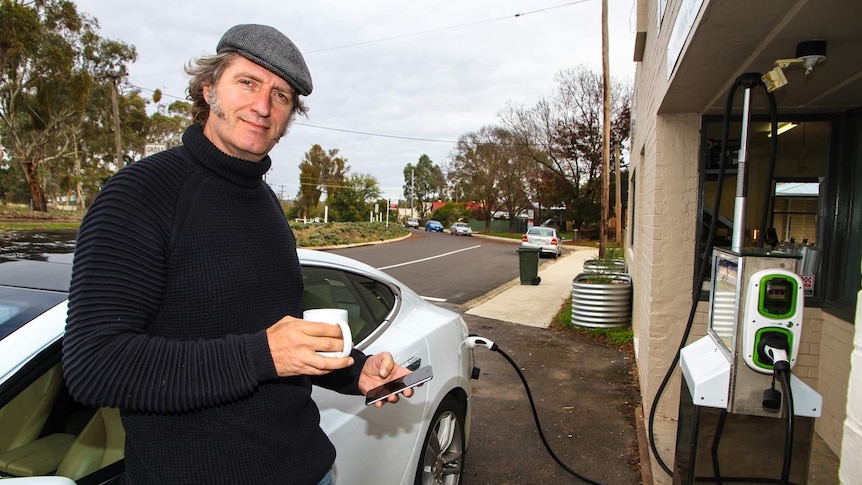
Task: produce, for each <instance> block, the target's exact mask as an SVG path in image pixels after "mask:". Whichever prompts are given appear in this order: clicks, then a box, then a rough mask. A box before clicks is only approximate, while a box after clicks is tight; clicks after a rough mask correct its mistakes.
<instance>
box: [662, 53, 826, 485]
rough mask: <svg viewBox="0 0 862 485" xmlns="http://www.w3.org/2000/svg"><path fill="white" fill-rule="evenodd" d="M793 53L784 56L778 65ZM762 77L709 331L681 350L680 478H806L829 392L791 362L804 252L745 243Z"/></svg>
mask: <svg viewBox="0 0 862 485" xmlns="http://www.w3.org/2000/svg"><path fill="white" fill-rule="evenodd" d="M818 42H819V41H818ZM803 44H806V45H807V44H808V43H803ZM803 44H800V46H802V45H803ZM819 46H820V44H817V47H819ZM822 49H823V51H824V54H825V42H824V43H823V45H822ZM797 50H799V48H797ZM821 57H822V56H821ZM797 60H798V61H799V62H804V61H805V60H807V57H806V56H804V55H801V56H798V59H797ZM797 60H792V61H793V62H796V61H797ZM789 62H790V61H788V60H784V61H779V62H777V63H776V66H777V67H776V70H777V71H778V74H780V67H785V66H786V65H787V64H788V63H789ZM814 62H816V60H815V61H813V62H811V63H810V64H811V66H813V63H814ZM811 66H809V64H808V63H806V64H805V67H806V73H807V72H809V71H810V68H811ZM776 70H773V71H771V72H770V73H769V74H768V75H767V76H763V77H762V79H763V81H764V82H765V83H766V84H767V91H768V92H769V93H771V92H772V90H774V89H776V88H777V87H780V86H781V85H783V84H780V83H778V84H780V85H776V83H774V82H773V81H774V77H775V76H776V73H775V72H774V71H776ZM744 76H745V75H744ZM742 78H743V76H741V77H740V79H742ZM759 78H760V77H759V76H758V77H753V76H751V75H749V76H748V79H747V80H744V81H743V83H742V85H744V86H745V98H744V100H743V114H742V134H741V138H740V151H739V162H738V165H737V189H736V200H735V203H734V221H733V236H732V242H731V247H730V248H729V249H724V248H715V249H714V250H713V251H712V259H711V262H712V271H711V274H712V279H711V287H710V289H711V291H710V300H709V315H708V321H707V335H706V336H704V337H702V338H701V339H699V340H697V341H695V342H693V343H691V344H689V345H687V346H685V347H683V348H682V349H681V350H680V355H679V359H680V360H679V363H680V368H681V370H682V374H683V379H681V384H680V386H681V390H680V402H679V420H678V424H677V439H676V453H675V460H674V469H673V483H674V484H693V483H695V482H700V483H717V484H721V483H725V482H727V483H730V482H732V483H781V484H789V483H793V484H804V483H807V480H808V466H809V461H810V455H811V444H812V440H813V437H814V419H815V418H817V417H819V416H820V413H821V409H822V397H821V396H820V394H818V393H817V392H816V391H815V390H814V389H812V388H811V387H810V386H808V385H807V384H805V383H804V382H803V381H801V380H800V379H799V378H797V377H796V376H794V375H793V373H792V371H791V370H792V368H793V366H794V365H795V363H796V360H797V356H798V354H799V349H800V346H801V345H802V343H803V342H802V339H803V337H802V325H803V311H804V306H805V305H804V291H803V284H802V280H801V278H800V277H799V276H798V275H797V272H798V270H799V265H800V259H801V258H800V257H799V256H795V255H791V254H785V253H782V252H780V251H767V250H765V249H763V248H757V247H744V246H743V243H744V232H745V229H744V228H745V224H744V222H745V204H746V193H747V187H746V156H747V145H748V141H747V139H748V124H749V119H750V110H749V107H750V91H751V88H752V87H754V86H755V85H757V84H758V83H759V82H760V79H759ZM751 79H755V81H754V82H753V81H751ZM784 83H785V84H786V81H784ZM770 88H771V89H770ZM731 96H732V95H731ZM730 101H732V97H731V98H730ZM730 101H729V103H728V106H729V105H730ZM770 101H773V100H772V99H771V100H770ZM773 136H774V135H773ZM722 150H724V147H722ZM708 247H710V245H709V244H708ZM707 250H709V249H707ZM779 475H780V477H781V478H780V479H779V478H778V477H779Z"/></svg>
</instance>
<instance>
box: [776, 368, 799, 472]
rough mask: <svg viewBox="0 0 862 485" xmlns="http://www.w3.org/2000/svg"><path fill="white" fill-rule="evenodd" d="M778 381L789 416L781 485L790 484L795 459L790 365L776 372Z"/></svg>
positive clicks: (785, 409) (785, 411)
mask: <svg viewBox="0 0 862 485" xmlns="http://www.w3.org/2000/svg"><path fill="white" fill-rule="evenodd" d="M776 374H778V381H779V382H780V383H781V392H782V393H783V394H784V396H782V400H781V401H782V402H783V403H784V413H785V414H786V415H787V416H786V417H787V430H786V431H785V436H784V464H783V465H782V467H781V485H788V484H789V483H790V465H791V460H792V458H793V427H794V424H795V417H794V416H795V414H794V409H793V390H792V389H791V388H790V365H789V364H788V365H787V369H781V370H776Z"/></svg>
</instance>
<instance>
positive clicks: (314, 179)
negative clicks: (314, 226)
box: [296, 144, 350, 218]
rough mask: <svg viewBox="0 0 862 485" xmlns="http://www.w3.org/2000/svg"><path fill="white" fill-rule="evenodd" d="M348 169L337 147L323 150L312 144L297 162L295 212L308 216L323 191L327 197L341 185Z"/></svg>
mask: <svg viewBox="0 0 862 485" xmlns="http://www.w3.org/2000/svg"><path fill="white" fill-rule="evenodd" d="M349 170H350V167H349V166H348V165H347V159H346V158H343V157H340V156H339V155H338V149H337V148H333V149H331V150H324V149H323V147H321V146H320V145H317V144H315V145H312V147H311V149H310V150H308V151H307V152H306V153H305V155H303V158H302V162H300V164H299V191H298V193H297V196H296V204H297V214H298V215H299V216H300V217H303V218H306V217H308V216H309V215H310V214H311V213H312V212H313V211H314V210H316V209H317V207H318V206H319V205H320V198H321V197H322V196H323V194H324V192H325V193H326V197H327V199H328V198H329V197H330V196H331V195H333V194H334V192H335V191H337V190H338V189H339V187H341V186H342V185H343V183H344V179H345V176H346V175H347V172H348V171H349Z"/></svg>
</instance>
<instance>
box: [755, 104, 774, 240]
mask: <svg viewBox="0 0 862 485" xmlns="http://www.w3.org/2000/svg"><path fill="white" fill-rule="evenodd" d="M766 97H767V99H768V100H769V121H770V123H769V126H770V134H771V135H772V136H771V137H770V139H769V166H768V169H767V172H766V183H767V184H768V185H769V186H768V187H767V190H764V191H763V206H762V210H761V213H760V233H759V234H758V237H757V241H756V242H757V247H760V248H762V247H763V243H764V242H765V241H766V228H767V226H768V225H769V224H771V221H769V215H770V214H772V200H773V199H772V193H773V191H774V188H773V186H772V179H773V178H774V177H775V160H776V158H777V157H778V107H777V105H776V102H775V95H774V94H772V93H770V92H768V91H767V93H766Z"/></svg>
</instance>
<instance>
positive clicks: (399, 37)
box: [127, 0, 590, 145]
mask: <svg viewBox="0 0 862 485" xmlns="http://www.w3.org/2000/svg"><path fill="white" fill-rule="evenodd" d="M588 1H590V0H576V1H574V2H569V3H564V4H561V5H554V6H550V7H545V8H540V9H535V10H530V11H527V12H523V13H515V14H512V15H505V16H502V17H496V18H491V19H485V20H477V21H474V22H467V23H464V24H458V25H450V26H448V27H438V28H435V29H429V30H423V31H418V32H412V33H408V34H402V35H396V36H391V37H384V38H380V39H374V40H367V41H362V42H355V43H352V44H344V45H340V46H333V47H327V48H324V49H317V50H310V51H306V54H315V53H318V52H326V51H332V50H337V49H346V48H349V47H355V46H359V45H365V44H372V43H378V42H386V41H390V40H397V39H403V38H405V37H414V36H417V35H424V34H429V33H435V32H441V31H445V30H452V29H459V28H463V27H470V26H473V25H480V24H485V23H490V22H499V21H501V20H507V19H510V18H520V17H524V16H527V15H531V14H535V13H541V12H546V11H549V10H555V9H559V8H564V7H569V6H572V5H577V4H580V3H585V2H588ZM127 80H128V78H127ZM127 84H128V85H129V86H132V87H135V88H138V89H140V90H142V91H148V92H155V90H154V89H150V88H145V87H143V86H140V85H137V84H134V83H131V82H128V81H127ZM159 91H160V92H161V94H162V96H163V97H168V98H173V99H177V100H180V101H188V100H187V99H186V98H185V97H179V96H175V95H172V94H169V93H166V92H164V91H161V90H159ZM294 124H295V125H300V126H307V127H309V128H317V129H319V130H327V131H337V132H341V133H351V134H355V135H365V136H374V137H380V138H394V139H399V140H412V141H423V142H430V143H449V144H452V143H457V141H454V140H440V139H433V138H421V137H411V136H400V135H387V134H382V133H370V132H364V131H358V130H347V129H343V128H331V127H326V126H319V125H312V124H309V123H300V122H294ZM516 145H517V144H516Z"/></svg>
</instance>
